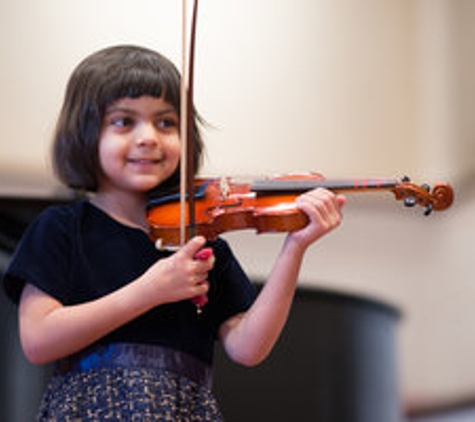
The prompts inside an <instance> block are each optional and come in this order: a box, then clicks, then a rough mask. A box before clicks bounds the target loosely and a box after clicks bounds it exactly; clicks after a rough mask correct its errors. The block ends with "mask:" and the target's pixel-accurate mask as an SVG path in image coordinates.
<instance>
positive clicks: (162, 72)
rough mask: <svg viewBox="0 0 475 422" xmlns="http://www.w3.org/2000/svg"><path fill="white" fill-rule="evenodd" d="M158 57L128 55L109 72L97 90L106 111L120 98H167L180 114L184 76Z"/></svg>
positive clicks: (99, 101)
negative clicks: (181, 76)
mask: <svg viewBox="0 0 475 422" xmlns="http://www.w3.org/2000/svg"><path fill="white" fill-rule="evenodd" d="M166 64H167V65H165V63H163V62H162V60H161V57H157V55H155V54H153V55H147V54H145V55H143V54H142V55H141V56H137V55H136V54H133V53H132V52H131V53H130V54H126V55H125V56H124V57H123V58H122V61H121V63H120V65H118V66H114V67H113V68H110V69H107V79H106V81H105V82H104V81H103V83H102V86H101V87H100V89H99V90H97V91H96V92H97V95H98V98H96V100H97V102H96V104H98V105H99V108H100V109H101V110H102V111H104V110H105V108H107V107H108V106H109V105H110V104H112V103H113V102H115V101H117V100H119V99H120V98H124V97H130V98H138V97H141V96H143V95H150V96H152V97H157V98H163V99H164V100H165V101H166V102H168V103H169V104H171V105H172V106H173V107H174V108H175V109H176V110H177V112H179V111H180V76H179V73H178V71H177V70H176V69H175V68H174V67H173V66H171V65H170V62H168V61H167V63H166Z"/></svg>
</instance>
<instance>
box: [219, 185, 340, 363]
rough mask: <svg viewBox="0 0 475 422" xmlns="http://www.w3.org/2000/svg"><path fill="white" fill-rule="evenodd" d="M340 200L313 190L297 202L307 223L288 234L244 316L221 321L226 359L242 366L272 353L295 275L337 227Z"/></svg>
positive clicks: (287, 307) (293, 287) (283, 318)
mask: <svg viewBox="0 0 475 422" xmlns="http://www.w3.org/2000/svg"><path fill="white" fill-rule="evenodd" d="M344 202H345V199H344V197H342V196H337V195H335V194H333V193H332V192H330V191H328V190H325V189H316V190H314V191H311V192H308V193H306V194H304V195H302V196H300V197H299V198H298V199H297V203H298V206H299V208H300V209H301V210H302V211H304V212H305V213H306V214H307V215H308V217H309V224H308V225H307V226H306V227H305V228H303V229H301V230H299V231H297V232H294V233H290V234H289V235H288V236H287V238H286V240H285V242H284V245H283V247H282V250H281V251H280V253H279V255H278V257H277V260H276V262H275V265H274V268H273V269H272V271H271V273H270V275H269V277H268V279H267V281H266V283H265V285H264V287H263V288H262V290H261V292H260V294H259V295H258V297H257V298H256V301H255V302H254V303H253V305H252V306H251V307H250V308H249V309H248V310H247V311H246V312H244V313H241V314H238V315H235V316H233V317H231V318H229V319H228V320H227V321H225V322H224V323H223V324H222V326H221V328H220V337H221V340H222V342H223V346H224V349H225V350H226V353H227V354H228V356H229V357H230V358H231V359H232V360H234V361H236V362H238V363H241V364H243V365H246V366H254V365H257V364H259V363H260V362H262V361H263V360H264V359H265V358H266V357H267V355H268V354H269V353H270V351H271V350H272V348H273V346H274V344H275V342H276V341H277V339H278V338H279V335H280V333H281V332H282V329H283V327H284V325H285V323H286V321H287V317H288V314H289V310H290V307H291V305H292V301H293V296H294V293H295V289H296V285H297V280H298V274H299V271H300V267H301V264H302V260H303V257H304V254H305V251H306V250H307V248H308V246H310V245H311V244H312V243H314V242H315V241H316V240H317V239H319V238H320V237H322V236H324V235H325V234H327V233H329V232H330V231H332V230H333V229H335V228H336V227H337V226H339V224H340V222H341V219H342V214H341V208H342V206H343V204H344Z"/></svg>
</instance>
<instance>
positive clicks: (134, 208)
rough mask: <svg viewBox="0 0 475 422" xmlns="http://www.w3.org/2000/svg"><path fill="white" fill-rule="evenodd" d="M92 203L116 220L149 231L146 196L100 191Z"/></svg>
mask: <svg viewBox="0 0 475 422" xmlns="http://www.w3.org/2000/svg"><path fill="white" fill-rule="evenodd" d="M91 203H92V204H94V205H95V206H96V207H98V208H100V209H101V210H102V211H104V212H105V213H106V214H108V215H109V216H110V217H111V218H113V219H114V220H116V221H118V222H120V223H122V224H124V225H126V226H130V227H135V228H139V229H141V230H144V231H146V232H148V224H147V219H146V214H145V207H146V198H145V197H142V196H131V195H117V194H110V193H107V192H99V193H97V194H96V195H94V196H93V197H92V199H91Z"/></svg>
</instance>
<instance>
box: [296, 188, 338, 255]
mask: <svg viewBox="0 0 475 422" xmlns="http://www.w3.org/2000/svg"><path fill="white" fill-rule="evenodd" d="M296 203H297V207H298V208H299V209H300V210H301V211H303V212H304V213H305V214H307V216H308V218H309V224H308V225H307V226H306V227H304V228H303V229H301V230H298V231H295V232H293V233H290V234H289V237H290V238H291V239H292V240H294V241H297V242H298V243H299V244H301V245H302V246H305V247H307V246H309V245H310V244H312V243H313V242H315V241H316V240H317V239H319V238H320V237H322V236H324V235H325V234H327V233H328V232H330V231H332V230H333V229H335V228H336V227H338V226H339V225H340V223H341V220H342V217H343V215H342V212H341V209H342V207H343V205H344V204H345V197H344V196H342V195H336V194H334V193H333V192H331V191H329V190H327V189H323V188H318V189H315V190H312V191H309V192H306V193H304V194H303V195H300V196H299V197H298V198H297V199H296Z"/></svg>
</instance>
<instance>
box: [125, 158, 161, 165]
mask: <svg viewBox="0 0 475 422" xmlns="http://www.w3.org/2000/svg"><path fill="white" fill-rule="evenodd" d="M127 161H128V162H129V163H130V164H136V165H139V166H153V165H156V164H159V163H160V161H161V159H160V158H129V159H128V160H127Z"/></svg>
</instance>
